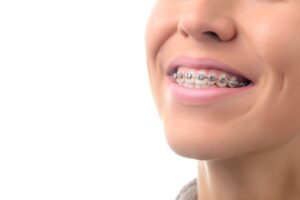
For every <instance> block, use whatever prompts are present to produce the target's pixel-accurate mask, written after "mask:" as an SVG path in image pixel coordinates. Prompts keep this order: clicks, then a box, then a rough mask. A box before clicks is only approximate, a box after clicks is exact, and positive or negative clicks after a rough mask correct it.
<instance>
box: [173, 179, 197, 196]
mask: <svg viewBox="0 0 300 200" xmlns="http://www.w3.org/2000/svg"><path fill="white" fill-rule="evenodd" d="M176 200H197V179H194V180H193V181H191V182H189V183H188V184H187V185H185V186H184V187H183V188H182V189H181V191H180V193H179V194H178V196H177V198H176Z"/></svg>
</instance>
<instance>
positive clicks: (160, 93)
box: [146, 0, 178, 114]
mask: <svg viewBox="0 0 300 200" xmlns="http://www.w3.org/2000/svg"><path fill="white" fill-rule="evenodd" d="M176 15H178V10H177V8H176V6H175V4H174V3H171V4H170V1H169V0H159V1H157V3H156V5H155V6H154V8H153V10H152V13H151V16H150V18H149V20H148V24H147V28H146V50H147V60H148V72H149V78H150V84H151V89H152V93H153V96H154V99H155V103H156V105H157V108H158V111H159V113H160V114H162V112H163V110H164V105H163V104H164V103H165V100H164V96H165V95H164V88H165V83H164V81H165V73H164V70H163V67H162V66H160V64H159V63H158V57H159V52H161V49H162V48H163V46H164V44H165V43H166V42H167V41H168V39H169V38H170V37H171V36H172V35H173V34H175V33H176V30H177V25H176V24H177V17H176Z"/></svg>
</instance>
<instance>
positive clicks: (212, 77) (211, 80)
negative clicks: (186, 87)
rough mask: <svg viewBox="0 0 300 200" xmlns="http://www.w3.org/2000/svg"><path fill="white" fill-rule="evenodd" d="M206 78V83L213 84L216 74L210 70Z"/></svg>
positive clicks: (215, 80)
mask: <svg viewBox="0 0 300 200" xmlns="http://www.w3.org/2000/svg"><path fill="white" fill-rule="evenodd" d="M207 80H208V85H215V84H216V82H217V74H216V73H214V72H212V71H210V72H209V74H208V78H207Z"/></svg>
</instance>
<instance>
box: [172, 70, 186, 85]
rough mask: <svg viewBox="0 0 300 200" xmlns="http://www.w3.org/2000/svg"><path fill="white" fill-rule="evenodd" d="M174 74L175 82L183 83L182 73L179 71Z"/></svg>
mask: <svg viewBox="0 0 300 200" xmlns="http://www.w3.org/2000/svg"><path fill="white" fill-rule="evenodd" d="M175 74H176V82H177V83H178V84H179V85H182V84H183V83H184V77H183V74H182V73H181V72H177V73H175ZM173 78H175V75H174V76H173Z"/></svg>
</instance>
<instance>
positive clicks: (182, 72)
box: [167, 57, 254, 104]
mask: <svg viewBox="0 0 300 200" xmlns="http://www.w3.org/2000/svg"><path fill="white" fill-rule="evenodd" d="M167 75H168V88H169V91H170V93H171V94H172V96H174V97H175V98H176V99H177V100H179V101H180V102H183V103H188V104H189V103H191V104H206V103H210V102H215V101H217V100H219V99H220V100H221V99H223V98H224V97H230V96H233V95H236V94H240V93H242V92H245V91H248V90H249V89H252V88H253V86H254V82H253V81H252V80H250V79H249V78H246V77H245V76H244V75H242V73H240V72H237V71H236V70H234V69H233V68H232V67H229V66H227V65H224V64H221V63H220V62H218V61H216V60H212V59H201V58H199V59H193V58H190V57H178V58H176V59H174V60H173V61H172V62H171V64H170V65H169V67H168V71H167Z"/></svg>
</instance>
